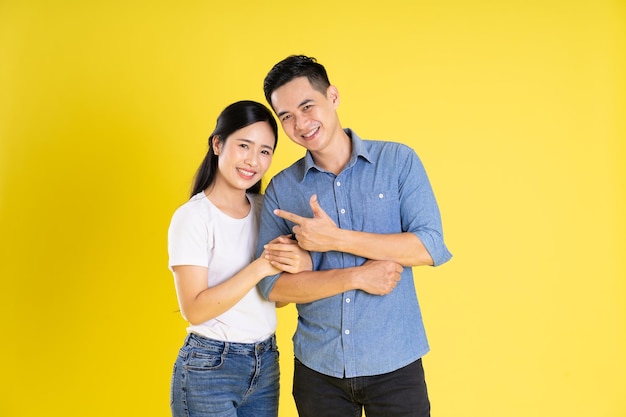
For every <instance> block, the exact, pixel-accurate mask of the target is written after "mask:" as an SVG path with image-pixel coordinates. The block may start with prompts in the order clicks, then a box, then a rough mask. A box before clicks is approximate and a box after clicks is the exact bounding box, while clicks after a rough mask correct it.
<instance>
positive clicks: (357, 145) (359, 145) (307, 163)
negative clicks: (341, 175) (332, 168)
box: [300, 128, 372, 181]
mask: <svg viewBox="0 0 626 417" xmlns="http://www.w3.org/2000/svg"><path fill="white" fill-rule="evenodd" d="M344 132H346V134H347V135H348V136H349V137H350V139H351V140H352V153H351V154H350V160H349V161H348V164H347V165H346V167H345V168H344V170H345V169H347V168H351V167H352V166H354V164H356V161H357V159H358V158H359V156H360V157H362V158H363V159H364V160H366V161H367V162H370V163H371V162H372V161H371V158H370V154H369V152H367V149H365V144H364V143H363V139H361V138H360V137H359V135H357V134H356V133H355V132H354V131H353V130H352V129H350V128H346V129H344ZM303 168H304V169H303V171H302V178H301V180H300V181H304V178H305V177H306V174H307V173H308V172H309V170H310V169H311V168H315V169H316V170H318V171H320V172H326V170H324V169H322V168H320V167H318V166H317V165H315V162H314V161H313V156H312V155H311V152H309V151H306V155H304V165H303Z"/></svg>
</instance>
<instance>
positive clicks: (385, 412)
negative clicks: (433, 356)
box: [293, 359, 430, 417]
mask: <svg viewBox="0 0 626 417" xmlns="http://www.w3.org/2000/svg"><path fill="white" fill-rule="evenodd" d="M293 397H294V399H295V401H296V407H297V408H298V415H299V416H300V417H361V415H362V414H361V413H362V411H363V410H364V411H365V415H366V416H367V417H428V416H430V401H429V399H428V390H427V388H426V381H425V378H424V368H423V367H422V360H421V359H418V360H417V361H415V362H413V363H411V364H409V365H407V366H405V367H403V368H400V369H398V370H396V371H394V372H390V373H387V374H383V375H376V376H366V377H356V378H334V377H331V376H327V375H324V374H320V373H319V372H315V371H314V370H312V369H310V368H307V367H306V366H304V365H303V364H302V363H301V362H300V361H298V359H296V360H295V366H294V380H293Z"/></svg>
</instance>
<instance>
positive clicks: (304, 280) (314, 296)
mask: <svg viewBox="0 0 626 417" xmlns="http://www.w3.org/2000/svg"><path fill="white" fill-rule="evenodd" d="M355 273H356V271H355V268H345V269H333V270H328V271H306V272H300V273H298V274H289V273H286V272H284V273H283V274H281V276H280V277H279V278H278V280H277V281H276V283H275V284H274V287H273V288H272V291H271V292H270V300H272V301H276V302H277V303H278V302H283V303H298V304H303V303H310V302H312V301H316V300H321V299H322V298H327V297H332V296H333V295H337V294H341V293H342V292H344V291H348V290H351V289H354V283H353V281H354V278H355Z"/></svg>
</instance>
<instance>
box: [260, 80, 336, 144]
mask: <svg viewBox="0 0 626 417" xmlns="http://www.w3.org/2000/svg"><path fill="white" fill-rule="evenodd" d="M271 100H272V107H273V109H274V111H275V112H276V115H277V116H278V119H279V120H280V123H281V125H282V127H283V130H284V131H285V134H286V135H287V136H289V138H290V139H291V140H292V141H294V142H295V143H297V144H298V145H301V146H303V147H305V148H306V149H308V150H309V151H311V152H316V151H322V150H323V149H324V148H326V146H327V145H328V144H329V142H330V140H331V139H332V137H333V135H334V134H335V132H336V131H337V127H338V126H339V121H338V117H337V111H336V109H337V106H338V105H339V94H338V92H337V89H336V88H335V87H334V86H330V87H328V89H327V91H326V94H322V93H321V92H319V91H318V90H316V89H315V88H313V86H311V83H310V82H309V80H308V79H307V78H306V77H298V78H294V79H293V80H291V81H290V82H288V83H286V84H284V85H282V86H281V87H279V88H277V89H276V90H275V91H274V92H273V93H272V95H271Z"/></svg>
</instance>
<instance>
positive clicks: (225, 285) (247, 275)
mask: <svg viewBox="0 0 626 417" xmlns="http://www.w3.org/2000/svg"><path fill="white" fill-rule="evenodd" d="M274 273H276V269H274V268H272V267H271V265H270V264H269V262H268V261H267V260H264V259H257V260H256V261H254V262H252V263H251V264H249V265H248V266H246V267H245V268H244V269H242V270H241V271H239V272H238V273H237V274H235V275H234V276H233V277H231V278H230V279H228V280H226V281H224V282H222V283H221V284H218V285H216V286H213V287H209V288H206V289H204V290H202V291H200V292H199V293H197V295H196V296H194V297H190V296H187V297H184V296H181V295H180V294H179V303H180V305H181V310H182V313H183V316H184V317H185V319H186V320H187V321H189V322H190V323H191V324H200V323H204V322H205V321H207V320H210V319H213V318H215V317H217V316H219V315H220V314H222V313H225V312H226V311H228V310H229V309H230V308H232V307H233V306H234V305H235V304H237V303H238V302H239V301H240V300H241V299H242V298H243V297H244V296H245V295H246V294H247V293H248V292H249V291H250V290H251V289H252V288H254V287H255V285H256V284H257V283H258V282H259V281H260V280H261V279H262V278H263V277H265V276H267V275H272V274H274Z"/></svg>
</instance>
